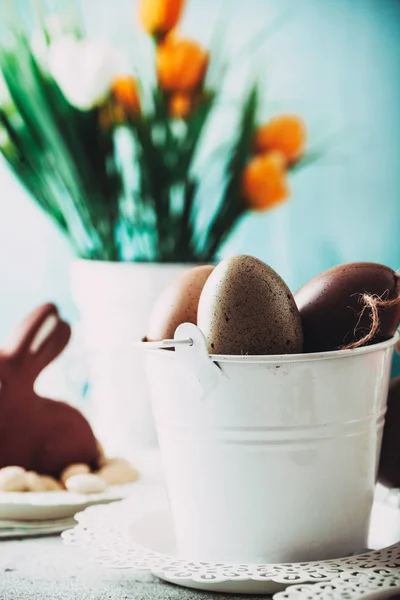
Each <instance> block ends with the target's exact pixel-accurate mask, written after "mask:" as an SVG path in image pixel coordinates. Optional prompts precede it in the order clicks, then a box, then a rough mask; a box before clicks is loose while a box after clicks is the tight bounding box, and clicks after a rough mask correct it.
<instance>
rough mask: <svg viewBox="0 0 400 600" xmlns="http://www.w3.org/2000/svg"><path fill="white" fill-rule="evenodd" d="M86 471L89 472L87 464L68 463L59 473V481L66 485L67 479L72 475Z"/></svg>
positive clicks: (82, 473)
mask: <svg viewBox="0 0 400 600" xmlns="http://www.w3.org/2000/svg"><path fill="white" fill-rule="evenodd" d="M86 473H90V467H89V465H85V464H83V463H75V464H73V465H68V467H65V469H64V470H63V472H62V473H61V477H60V479H61V481H62V483H63V484H64V485H65V486H66V482H67V479H69V478H70V477H73V476H74V475H84V474H86Z"/></svg>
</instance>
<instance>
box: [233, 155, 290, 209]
mask: <svg viewBox="0 0 400 600" xmlns="http://www.w3.org/2000/svg"><path fill="white" fill-rule="evenodd" d="M285 165H286V161H285V157H284V156H283V154H282V153H281V152H269V153H267V154H261V155H258V156H255V157H253V158H252V159H251V160H250V162H249V163H248V165H247V167H246V168H245V170H244V171H243V175H242V195H243V198H244V199H245V201H246V204H247V206H248V207H249V208H250V209H251V210H256V211H264V210H268V209H270V208H273V207H274V206H277V205H278V204H281V203H282V202H283V201H284V200H285V199H286V198H287V197H288V196H289V188H288V186H287V183H286V169H285Z"/></svg>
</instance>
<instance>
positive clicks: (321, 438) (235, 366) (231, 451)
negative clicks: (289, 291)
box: [145, 324, 398, 563]
mask: <svg viewBox="0 0 400 600" xmlns="http://www.w3.org/2000/svg"><path fill="white" fill-rule="evenodd" d="M175 338H177V339H187V340H188V339H191V340H192V345H191V346H188V345H186V346H178V347H177V348H176V350H175V352H168V351H166V350H148V351H147V352H145V353H146V354H147V368H148V373H149V383H150V388H151V399H152V404H153V411H154V416H155V421H156V427H157V432H158V437H159V442H160V449H161V456H162V462H163V465H164V471H165V478H166V483H167V488H168V496H169V499H170V504H171V510H172V515H173V519H174V526H175V534H176V539H177V543H178V550H179V553H180V555H181V556H182V557H184V558H185V559H187V560H204V561H208V562H209V561H216V562H227V563H242V562H245V563H280V562H302V561H310V560H320V559H329V558H334V557H338V556H345V555H348V554H351V553H353V552H360V550H362V549H363V548H366V547H367V536H368V529H369V520H370V514H371V508H372V502H373V495H374V487H375V478H376V470H377V465H378V460H379V452H380V445H381V437H382V427H383V423H384V415H385V411H386V398H387V392H388V385H389V378H390V366H391V360H392V354H393V348H394V345H395V343H396V341H397V340H398V335H397V334H396V336H395V337H394V338H393V339H391V340H388V341H387V342H383V343H380V344H376V345H372V346H368V347H364V348H358V349H356V350H342V351H337V352H325V353H317V354H297V355H289V354H288V355H283V356H246V355H243V356H217V355H212V356H211V358H210V357H209V356H208V354H207V347H206V344H205V340H204V337H203V336H202V334H201V332H200V330H199V329H198V328H197V327H196V326H194V325H188V324H184V325H181V326H180V327H179V328H178V329H177V332H176V334H175Z"/></svg>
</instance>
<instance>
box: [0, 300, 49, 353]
mask: <svg viewBox="0 0 400 600" xmlns="http://www.w3.org/2000/svg"><path fill="white" fill-rule="evenodd" d="M51 316H54V317H56V318H58V310H57V307H56V306H55V305H54V304H50V303H47V304H42V305H41V306H39V307H38V308H36V309H35V310H34V311H32V312H31V313H30V314H29V315H28V316H27V317H25V319H24V320H23V321H22V323H21V324H20V325H19V326H18V327H17V329H16V330H15V331H14V332H13V334H12V335H11V337H10V338H9V339H8V341H7V343H6V344H5V346H4V347H5V350H6V352H7V353H8V354H9V355H11V356H12V355H14V356H15V355H25V354H28V353H29V349H30V346H31V344H32V342H33V341H34V339H35V337H36V335H37V333H38V331H39V330H40V328H41V327H42V325H43V323H45V322H46V321H47V319H48V318H49V317H51Z"/></svg>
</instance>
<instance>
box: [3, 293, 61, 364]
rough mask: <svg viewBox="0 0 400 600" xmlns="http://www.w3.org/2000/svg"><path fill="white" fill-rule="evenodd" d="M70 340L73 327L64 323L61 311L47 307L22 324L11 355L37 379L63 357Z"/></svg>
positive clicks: (16, 335)
mask: <svg viewBox="0 0 400 600" xmlns="http://www.w3.org/2000/svg"><path fill="white" fill-rule="evenodd" d="M70 336H71V329H70V326H69V325H68V324H67V323H65V322H64V321H62V320H61V319H60V316H59V313H58V310H57V307H56V306H55V305H54V304H43V305H42V306H39V308H37V309H36V310H34V311H33V312H32V313H31V314H30V315H28V317H26V319H25V320H24V321H23V322H22V323H21V325H20V327H19V328H18V329H17V331H16V332H15V334H14V336H13V338H12V342H11V344H10V345H9V346H8V347H7V354H8V356H9V357H10V358H11V359H14V360H15V361H17V362H18V363H19V364H20V365H21V367H23V368H25V369H26V370H29V371H30V372H32V374H33V375H34V376H36V375H38V374H39V373H40V371H41V370H42V369H44V367H46V366H47V365H48V364H49V363H50V362H51V361H52V360H53V359H54V358H56V357H57V356H58V354H60V352H61V351H62V350H63V349H64V348H65V346H66V345H67V343H68V341H69V338H70Z"/></svg>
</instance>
